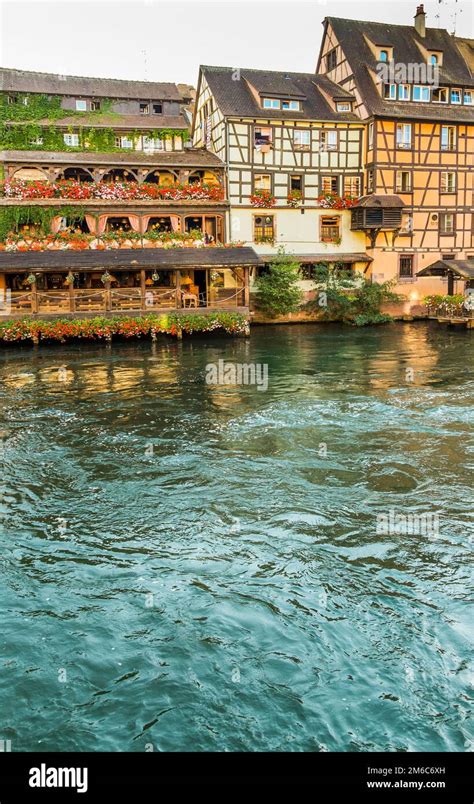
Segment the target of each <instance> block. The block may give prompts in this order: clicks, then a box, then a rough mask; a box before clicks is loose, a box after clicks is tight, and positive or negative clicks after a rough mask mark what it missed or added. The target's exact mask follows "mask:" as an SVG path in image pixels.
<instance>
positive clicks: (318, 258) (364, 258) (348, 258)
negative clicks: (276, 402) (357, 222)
mask: <svg viewBox="0 0 474 804" xmlns="http://www.w3.org/2000/svg"><path fill="white" fill-rule="evenodd" d="M291 256H292V258H294V260H295V262H299V263H301V265H307V264H308V263H310V264H313V263H318V262H343V263H348V264H352V263H353V262H372V261H373V257H369V255H368V254H364V253H363V252H361V253H360V254H359V253H351V254H326V253H325V254H292V255H291ZM260 257H261V258H262V262H272V260H274V259H275V254H260Z"/></svg>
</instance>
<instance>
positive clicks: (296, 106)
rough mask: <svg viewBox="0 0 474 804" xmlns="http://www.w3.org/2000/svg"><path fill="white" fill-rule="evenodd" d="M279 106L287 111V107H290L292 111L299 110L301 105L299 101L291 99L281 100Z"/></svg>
mask: <svg viewBox="0 0 474 804" xmlns="http://www.w3.org/2000/svg"><path fill="white" fill-rule="evenodd" d="M281 108H282V109H283V110H284V111H288V109H290V110H291V111H292V112H299V111H300V108H301V107H300V102H299V101H295V100H292V101H282V102H281Z"/></svg>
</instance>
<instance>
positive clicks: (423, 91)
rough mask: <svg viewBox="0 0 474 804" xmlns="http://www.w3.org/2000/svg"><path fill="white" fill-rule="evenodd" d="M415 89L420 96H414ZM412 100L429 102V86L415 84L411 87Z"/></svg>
mask: <svg viewBox="0 0 474 804" xmlns="http://www.w3.org/2000/svg"><path fill="white" fill-rule="evenodd" d="M417 90H419V91H420V97H419V98H417V97H416V91H417ZM423 95H425V96H426V97H423ZM412 100H414V101H415V102H416V103H429V101H430V88H429V87H424V86H422V85H421V84H415V86H414V87H413V90H412Z"/></svg>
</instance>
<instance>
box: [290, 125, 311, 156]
mask: <svg viewBox="0 0 474 804" xmlns="http://www.w3.org/2000/svg"><path fill="white" fill-rule="evenodd" d="M291 133H292V137H293V145H294V147H295V148H299V149H300V150H301V151H309V149H310V148H311V131H310V130H309V129H307V128H294V129H293V131H292V132H291ZM298 139H300V142H297V140H298Z"/></svg>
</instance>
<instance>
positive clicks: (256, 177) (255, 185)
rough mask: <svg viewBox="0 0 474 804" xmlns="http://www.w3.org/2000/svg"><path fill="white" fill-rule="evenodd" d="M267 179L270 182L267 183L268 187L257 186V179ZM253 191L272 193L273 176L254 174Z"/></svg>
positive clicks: (269, 174)
mask: <svg viewBox="0 0 474 804" xmlns="http://www.w3.org/2000/svg"><path fill="white" fill-rule="evenodd" d="M262 178H267V179H268V182H265V185H266V186H263V185H262V184H261V185H260V186H259V185H258V184H257V179H262ZM253 189H254V191H255V190H269V191H270V192H271V189H272V174H271V173H254V176H253Z"/></svg>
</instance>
